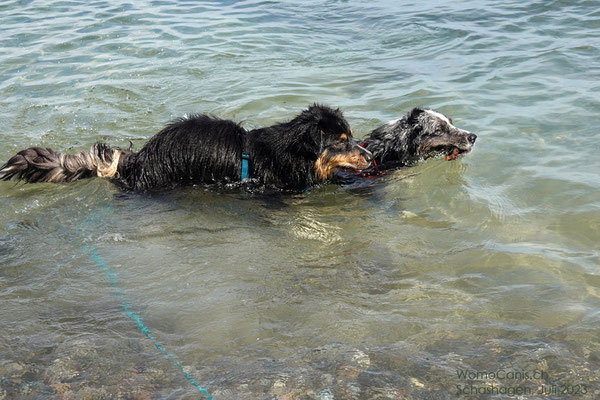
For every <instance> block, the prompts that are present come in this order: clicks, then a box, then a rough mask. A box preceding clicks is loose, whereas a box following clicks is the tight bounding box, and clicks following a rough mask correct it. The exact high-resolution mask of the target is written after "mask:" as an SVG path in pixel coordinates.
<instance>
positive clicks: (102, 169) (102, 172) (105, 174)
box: [96, 150, 121, 178]
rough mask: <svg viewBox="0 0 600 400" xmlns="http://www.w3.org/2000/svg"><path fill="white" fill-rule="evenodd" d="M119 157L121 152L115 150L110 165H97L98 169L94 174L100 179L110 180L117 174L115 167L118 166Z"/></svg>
mask: <svg viewBox="0 0 600 400" xmlns="http://www.w3.org/2000/svg"><path fill="white" fill-rule="evenodd" d="M120 157H121V152H120V151H119V150H115V151H114V153H113V160H112V162H111V163H110V164H102V163H100V164H98V169H96V174H98V176H99V177H101V178H112V177H114V176H115V174H116V173H117V167H118V166H119V158H120Z"/></svg>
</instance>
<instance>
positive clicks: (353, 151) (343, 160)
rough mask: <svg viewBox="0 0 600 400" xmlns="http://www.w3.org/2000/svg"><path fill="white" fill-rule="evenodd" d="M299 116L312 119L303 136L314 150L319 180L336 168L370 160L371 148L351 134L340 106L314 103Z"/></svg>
mask: <svg viewBox="0 0 600 400" xmlns="http://www.w3.org/2000/svg"><path fill="white" fill-rule="evenodd" d="M301 116H304V117H306V118H307V122H311V125H313V128H312V129H307V130H306V134H308V136H309V137H308V138H305V140H306V142H307V143H311V144H312V146H311V151H315V150H316V152H315V153H314V155H315V156H316V157H315V158H316V159H315V161H314V173H315V176H316V178H317V179H318V180H319V181H324V180H327V179H329V178H331V177H332V175H333V173H334V172H335V170H336V169H339V168H346V169H351V170H362V169H365V168H368V167H369V166H370V165H371V162H372V161H373V155H372V154H371V152H370V151H368V150H366V149H364V148H362V147H361V146H359V144H358V143H357V142H356V140H355V139H354V137H353V136H352V129H350V125H349V124H348V122H347V121H346V119H345V118H344V116H343V114H342V112H341V111H340V110H339V109H336V110H334V109H332V108H329V107H327V106H323V105H317V104H315V105H313V106H311V107H309V109H308V110H306V111H304V112H303V113H302V115H301Z"/></svg>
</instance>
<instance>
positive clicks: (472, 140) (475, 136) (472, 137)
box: [467, 133, 477, 144]
mask: <svg viewBox="0 0 600 400" xmlns="http://www.w3.org/2000/svg"><path fill="white" fill-rule="evenodd" d="M475 139H477V135H476V134H474V133H471V134H470V135H469V136H467V140H468V141H469V143H471V144H473V143H475Z"/></svg>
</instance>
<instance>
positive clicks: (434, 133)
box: [361, 108, 477, 169]
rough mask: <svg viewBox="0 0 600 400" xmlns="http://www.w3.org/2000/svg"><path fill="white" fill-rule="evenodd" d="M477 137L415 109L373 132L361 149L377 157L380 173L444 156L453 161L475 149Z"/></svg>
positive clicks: (431, 113) (445, 119)
mask: <svg viewBox="0 0 600 400" xmlns="http://www.w3.org/2000/svg"><path fill="white" fill-rule="evenodd" d="M476 139H477V135H475V134H474V133H471V132H469V131H466V130H464V129H460V128H457V127H456V126H454V124H453V123H452V119H450V118H449V117H447V116H445V115H444V114H442V113H439V112H437V111H434V110H431V109H427V108H413V109H412V110H411V111H410V112H409V113H408V114H407V115H405V116H404V117H402V118H400V119H397V120H393V121H390V122H388V123H387V124H385V125H382V126H380V127H379V128H377V129H375V130H374V131H372V132H371V133H370V134H369V136H368V137H367V138H366V139H364V140H363V142H362V143H361V146H363V147H365V148H366V149H368V150H369V151H370V152H371V153H372V154H373V156H374V157H375V163H376V166H377V168H378V169H391V168H398V167H404V166H409V165H412V164H414V163H415V162H417V161H419V160H423V159H426V158H429V157H431V156H434V155H438V154H440V153H443V154H445V155H446V160H454V159H456V158H458V157H459V156H462V155H464V154H467V153H468V152H470V151H471V149H472V148H473V145H474V144H475V140H476Z"/></svg>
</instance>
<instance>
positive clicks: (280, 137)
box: [0, 104, 373, 190]
mask: <svg viewBox="0 0 600 400" xmlns="http://www.w3.org/2000/svg"><path fill="white" fill-rule="evenodd" d="M372 159H373V157H372V155H371V153H370V152H369V150H366V149H364V148H362V147H361V146H359V145H358V143H357V142H356V141H355V140H354V138H353V137H352V130H351V129H350V126H349V125H348V122H347V121H346V120H345V119H344V116H343V115H342V112H341V111H340V110H339V109H337V110H334V109H331V108H329V107H327V106H323V105H317V104H315V105H313V106H311V107H309V108H308V109H307V110H304V111H303V112H302V113H301V114H300V115H298V116H297V117H296V118H294V119H292V120H291V121H289V122H285V123H280V124H277V125H273V126H271V127H267V128H260V129H255V130H251V131H246V130H245V129H244V128H242V127H241V126H240V125H238V124H237V123H235V122H232V121H227V120H221V119H217V118H213V117H209V116H206V115H196V116H191V117H185V118H181V119H179V120H176V121H174V122H173V123H171V124H169V125H168V126H166V127H165V128H164V129H163V130H162V131H160V132H159V133H158V134H156V135H155V136H154V137H152V138H151V139H150V140H149V141H148V143H146V145H145V146H144V147H143V148H142V149H141V150H140V151H139V152H137V153H135V152H132V151H130V150H121V149H111V148H110V147H108V146H107V145H105V144H102V143H99V144H96V145H94V146H92V148H91V149H90V150H89V151H86V152H82V153H80V154H76V155H66V154H61V153H58V152H55V151H53V150H50V149H44V148H40V147H32V148H29V149H26V150H22V151H21V152H19V153H18V154H17V155H15V156H14V157H12V158H11V159H10V160H9V161H8V162H7V163H6V165H4V166H3V167H2V168H1V169H0V179H1V180H9V179H11V178H13V177H14V178H17V179H23V180H25V181H27V182H71V181H74V180H77V179H80V178H87V177H91V176H102V177H108V178H111V179H112V180H113V181H114V182H115V183H117V184H119V185H121V186H122V187H123V188H125V189H130V190H149V189H159V188H168V187H173V186H177V185H190V184H213V183H230V182H239V181H242V180H243V179H244V180H245V179H246V178H251V180H252V181H253V182H256V183H259V184H264V185H268V186H274V187H276V188H279V189H284V190H302V189H304V188H306V187H310V186H312V185H315V184H318V183H321V182H324V181H326V180H328V179H329V178H331V177H332V175H333V173H334V172H335V170H336V169H337V168H350V169H357V170H360V169H365V168H368V167H369V165H370V163H371V161H372ZM246 175H247V176H246Z"/></svg>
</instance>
